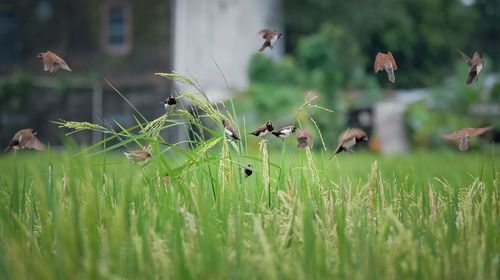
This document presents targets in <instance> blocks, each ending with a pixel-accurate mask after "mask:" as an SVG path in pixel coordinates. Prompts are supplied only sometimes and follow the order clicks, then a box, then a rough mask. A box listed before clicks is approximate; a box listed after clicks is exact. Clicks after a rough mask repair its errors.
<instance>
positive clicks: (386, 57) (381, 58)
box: [373, 52, 398, 83]
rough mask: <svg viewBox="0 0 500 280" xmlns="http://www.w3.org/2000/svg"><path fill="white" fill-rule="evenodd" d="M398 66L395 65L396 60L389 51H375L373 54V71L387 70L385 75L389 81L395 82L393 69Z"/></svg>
mask: <svg viewBox="0 0 500 280" xmlns="http://www.w3.org/2000/svg"><path fill="white" fill-rule="evenodd" d="M397 69H398V66H397V65H396V61H395V60H394V57H393V56H392V53H391V52H388V53H387V54H385V53H381V52H379V53H377V56H375V63H374V64H373V71H375V73H377V72H378V71H381V70H385V71H386V72H387V77H388V78H389V81H391V82H393V83H394V82H395V81H396V77H394V70H397Z"/></svg>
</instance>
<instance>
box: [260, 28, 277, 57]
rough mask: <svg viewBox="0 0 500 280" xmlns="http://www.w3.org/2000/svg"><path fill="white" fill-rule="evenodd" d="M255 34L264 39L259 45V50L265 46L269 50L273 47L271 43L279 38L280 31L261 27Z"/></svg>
mask: <svg viewBox="0 0 500 280" xmlns="http://www.w3.org/2000/svg"><path fill="white" fill-rule="evenodd" d="M257 35H259V36H262V39H264V40H265V41H264V44H262V47H260V49H259V52H261V51H263V50H264V49H265V48H267V47H269V48H270V49H271V50H272V49H273V48H274V47H273V43H274V42H276V41H277V40H278V39H279V38H281V32H278V31H276V30H274V31H271V30H270V29H262V30H261V31H259V33H257Z"/></svg>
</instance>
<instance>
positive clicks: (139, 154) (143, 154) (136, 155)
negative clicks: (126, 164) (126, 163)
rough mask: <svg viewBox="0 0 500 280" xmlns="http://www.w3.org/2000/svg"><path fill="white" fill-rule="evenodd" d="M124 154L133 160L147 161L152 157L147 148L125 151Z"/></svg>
mask: <svg viewBox="0 0 500 280" xmlns="http://www.w3.org/2000/svg"><path fill="white" fill-rule="evenodd" d="M123 154H124V155H125V156H126V157H127V159H129V160H131V161H133V162H141V161H145V160H147V159H148V158H150V157H151V154H150V153H149V152H148V151H146V150H137V151H131V152H124V153H123Z"/></svg>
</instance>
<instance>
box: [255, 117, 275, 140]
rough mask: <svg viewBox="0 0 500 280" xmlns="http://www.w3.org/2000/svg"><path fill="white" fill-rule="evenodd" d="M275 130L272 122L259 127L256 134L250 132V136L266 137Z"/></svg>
mask: <svg viewBox="0 0 500 280" xmlns="http://www.w3.org/2000/svg"><path fill="white" fill-rule="evenodd" d="M273 130H274V127H273V123H272V122H271V121H267V122H266V123H265V124H263V125H261V126H259V127H258V128H257V129H256V130H255V131H254V132H250V134H252V135H255V136H257V137H264V136H266V135H267V134H268V133H269V132H271V131H273Z"/></svg>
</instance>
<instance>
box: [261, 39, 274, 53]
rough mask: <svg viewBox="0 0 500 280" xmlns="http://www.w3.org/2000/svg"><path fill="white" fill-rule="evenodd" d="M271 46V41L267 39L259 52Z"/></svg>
mask: <svg viewBox="0 0 500 280" xmlns="http://www.w3.org/2000/svg"><path fill="white" fill-rule="evenodd" d="M270 46H271V43H269V42H268V41H265V42H264V44H262V47H260V49H259V52H261V51H263V50H265V49H266V48H267V47H270Z"/></svg>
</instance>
